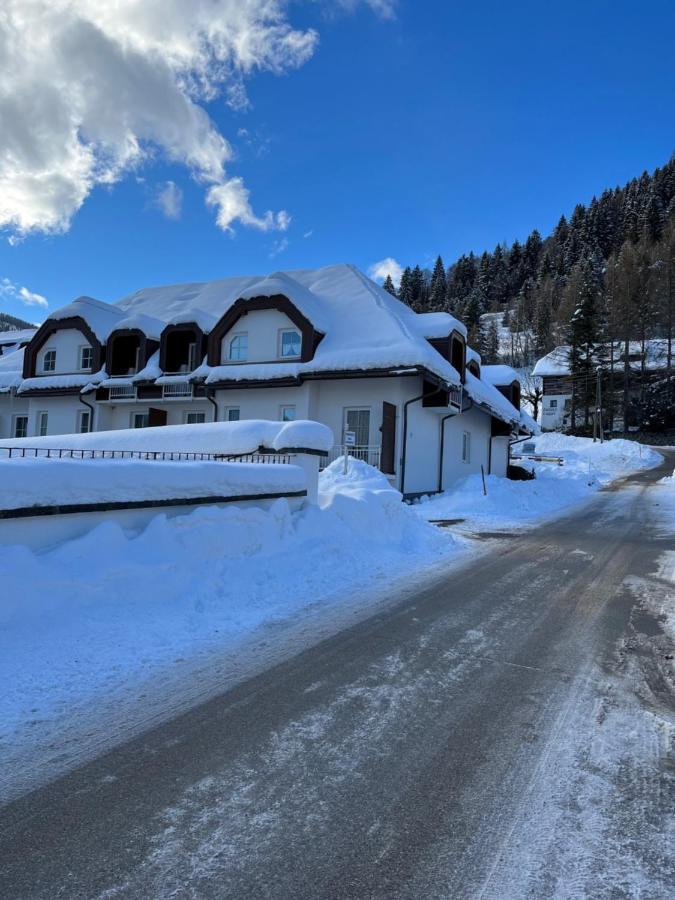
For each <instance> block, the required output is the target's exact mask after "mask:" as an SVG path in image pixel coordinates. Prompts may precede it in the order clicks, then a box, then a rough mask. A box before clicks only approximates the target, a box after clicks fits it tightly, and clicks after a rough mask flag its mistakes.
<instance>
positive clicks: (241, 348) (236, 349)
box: [228, 334, 248, 362]
mask: <svg viewBox="0 0 675 900" xmlns="http://www.w3.org/2000/svg"><path fill="white" fill-rule="evenodd" d="M247 357H248V335H247V334H235V336H234V337H233V338H232V340H231V341H230V350H229V353H228V358H229V359H231V360H233V361H235V362H241V361H242V360H246V359H247Z"/></svg>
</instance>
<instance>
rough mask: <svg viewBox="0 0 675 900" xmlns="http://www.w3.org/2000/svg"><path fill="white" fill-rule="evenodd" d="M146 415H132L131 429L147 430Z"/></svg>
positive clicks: (138, 413) (147, 416)
mask: <svg viewBox="0 0 675 900" xmlns="http://www.w3.org/2000/svg"><path fill="white" fill-rule="evenodd" d="M149 418H150V417H149V415H148V413H146V412H145V413H140V412H136V413H132V414H131V427H132V428H147V427H148V422H149Z"/></svg>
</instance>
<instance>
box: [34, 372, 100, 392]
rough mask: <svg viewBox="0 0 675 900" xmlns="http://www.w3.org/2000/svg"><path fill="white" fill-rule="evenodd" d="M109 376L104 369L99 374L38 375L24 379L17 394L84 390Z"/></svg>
mask: <svg viewBox="0 0 675 900" xmlns="http://www.w3.org/2000/svg"><path fill="white" fill-rule="evenodd" d="M107 377H108V375H107V373H106V371H105V370H104V369H101V370H100V371H99V372H67V373H64V374H63V375H59V374H56V375H38V376H37V377H35V378H24V379H23V381H22V382H21V386H20V387H19V389H18V391H17V393H19V394H23V393H25V392H26V391H37V390H40V391H41V390H51V389H57V388H59V389H60V388H83V387H85V386H86V385H88V384H99V383H101V382H102V381H103V380H104V379H105V378H107Z"/></svg>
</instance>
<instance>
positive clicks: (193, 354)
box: [188, 343, 197, 372]
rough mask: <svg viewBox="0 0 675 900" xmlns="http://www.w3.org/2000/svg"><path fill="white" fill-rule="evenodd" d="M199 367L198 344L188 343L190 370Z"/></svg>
mask: <svg viewBox="0 0 675 900" xmlns="http://www.w3.org/2000/svg"><path fill="white" fill-rule="evenodd" d="M196 368H197V345H196V344H194V343H192V344H188V372H192V371H193V370H194V369H196Z"/></svg>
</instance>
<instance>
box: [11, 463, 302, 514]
mask: <svg viewBox="0 0 675 900" xmlns="http://www.w3.org/2000/svg"><path fill="white" fill-rule="evenodd" d="M306 490H307V478H306V476H305V473H304V471H303V470H302V469H301V468H300V466H293V465H287V464H281V463H279V464H265V465H255V464H253V463H237V462H232V463H230V462H192V461H190V462H155V461H148V460H137V459H87V460H79V459H44V458H41V459H0V508H2V509H19V508H22V507H31V506H36V507H40V506H52V505H54V506H68V505H70V504H79V503H121V502H125V501H136V502H138V501H148V500H173V499H190V498H199V497H243V496H250V495H254V496H258V495H261V494H289V493H297V492H298V491H306Z"/></svg>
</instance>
